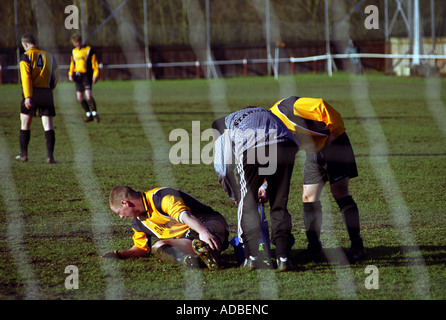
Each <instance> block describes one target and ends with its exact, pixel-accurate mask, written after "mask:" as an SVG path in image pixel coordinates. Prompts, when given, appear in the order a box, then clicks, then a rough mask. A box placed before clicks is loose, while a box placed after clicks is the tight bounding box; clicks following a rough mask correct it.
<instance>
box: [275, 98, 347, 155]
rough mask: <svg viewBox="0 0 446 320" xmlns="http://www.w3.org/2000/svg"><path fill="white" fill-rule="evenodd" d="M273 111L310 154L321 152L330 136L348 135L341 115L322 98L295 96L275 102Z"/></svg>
mask: <svg viewBox="0 0 446 320" xmlns="http://www.w3.org/2000/svg"><path fill="white" fill-rule="evenodd" d="M270 111H271V112H272V113H274V114H275V115H276V116H277V117H279V118H280V119H281V120H282V122H283V123H284V124H285V125H286V126H287V128H288V129H289V130H290V131H291V132H292V133H293V135H294V136H295V137H296V139H297V141H298V142H299V145H300V146H301V148H302V149H304V150H306V151H308V152H318V151H320V150H321V149H322V148H323V147H324V145H325V142H326V141H327V139H328V137H329V136H330V135H332V136H335V137H338V136H340V135H342V134H343V133H344V132H345V127H344V122H343V120H342V117H341V115H340V114H339V112H337V111H336V110H335V109H334V108H333V107H332V106H331V105H330V104H329V103H327V102H326V101H324V100H323V99H319V98H300V97H295V96H292V97H289V98H286V99H282V100H279V101H278V102H276V103H275V104H274V106H273V107H272V108H271V109H270Z"/></svg>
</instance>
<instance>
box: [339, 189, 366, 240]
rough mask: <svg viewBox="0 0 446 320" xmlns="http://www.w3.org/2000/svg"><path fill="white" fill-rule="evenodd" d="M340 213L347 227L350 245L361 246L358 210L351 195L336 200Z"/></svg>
mask: <svg viewBox="0 0 446 320" xmlns="http://www.w3.org/2000/svg"><path fill="white" fill-rule="evenodd" d="M337 203H338V206H339V209H340V210H341V213H342V219H343V221H344V225H345V227H346V229H347V232H348V236H349V238H350V241H351V243H352V247H358V248H362V247H363V244H362V238H361V236H360V224H359V210H358V206H357V205H356V202H355V201H354V200H353V198H352V197H351V196H347V197H344V198H342V199H340V200H339V201H337Z"/></svg>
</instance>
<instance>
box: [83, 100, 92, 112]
mask: <svg viewBox="0 0 446 320" xmlns="http://www.w3.org/2000/svg"><path fill="white" fill-rule="evenodd" d="M81 106H82V109H84V111H85V112H90V107H89V106H88V102H87V100H82V102H81Z"/></svg>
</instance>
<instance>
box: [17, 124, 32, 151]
mask: <svg viewBox="0 0 446 320" xmlns="http://www.w3.org/2000/svg"><path fill="white" fill-rule="evenodd" d="M30 139H31V131H30V130H20V133H19V143H20V155H21V156H22V157H25V156H28V145H29V140H30Z"/></svg>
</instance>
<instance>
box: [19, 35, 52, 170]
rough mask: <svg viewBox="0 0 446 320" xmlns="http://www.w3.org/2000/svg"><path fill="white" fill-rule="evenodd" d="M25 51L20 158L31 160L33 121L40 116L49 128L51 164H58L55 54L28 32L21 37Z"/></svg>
mask: <svg viewBox="0 0 446 320" xmlns="http://www.w3.org/2000/svg"><path fill="white" fill-rule="evenodd" d="M21 42H22V46H23V48H24V49H25V53H24V54H23V55H22V56H21V58H20V77H21V81H22V98H23V99H22V103H21V109H20V122H21V127H20V134H19V143H20V154H19V155H17V156H16V158H15V159H16V160H17V161H20V162H26V161H28V144H29V141H30V138H31V130H30V128H31V122H32V119H33V117H35V116H37V111H38V116H39V117H40V118H41V120H42V125H43V129H44V131H45V142H46V151H47V153H46V156H47V163H55V162H56V161H55V160H54V155H53V153H54V145H55V143H56V135H55V132H54V127H53V117H54V116H55V115H56V111H55V108H54V101H53V90H54V88H55V87H56V85H57V64H56V61H55V59H54V57H53V55H52V54H50V53H48V52H45V51H43V50H41V49H39V48H38V47H37V44H36V40H35V38H34V36H33V35H32V34H30V33H25V34H24V35H23V36H22V38H21Z"/></svg>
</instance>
